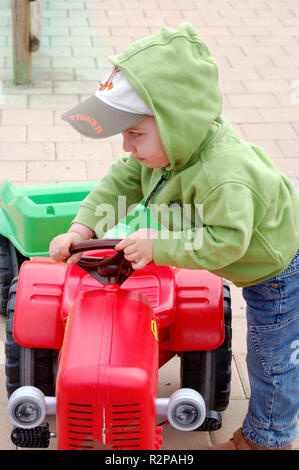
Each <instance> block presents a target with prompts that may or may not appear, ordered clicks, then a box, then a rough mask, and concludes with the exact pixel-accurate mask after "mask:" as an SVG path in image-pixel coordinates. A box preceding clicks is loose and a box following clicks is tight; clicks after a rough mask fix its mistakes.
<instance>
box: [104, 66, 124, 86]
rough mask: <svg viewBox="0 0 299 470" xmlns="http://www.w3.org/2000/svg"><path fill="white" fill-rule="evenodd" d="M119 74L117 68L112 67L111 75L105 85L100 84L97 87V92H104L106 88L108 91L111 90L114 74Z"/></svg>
mask: <svg viewBox="0 0 299 470" xmlns="http://www.w3.org/2000/svg"><path fill="white" fill-rule="evenodd" d="M118 72H120V69H119V68H118V67H114V69H113V71H112V73H111V74H110V77H109V78H108V80H107V81H106V82H105V83H101V85H100V87H99V90H100V91H104V90H105V89H106V88H107V89H108V90H111V89H112V88H113V87H114V86H113V79H114V77H115V76H116V74H117V73H118Z"/></svg>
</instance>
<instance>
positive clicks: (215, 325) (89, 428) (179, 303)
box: [13, 250, 224, 450]
mask: <svg viewBox="0 0 299 470" xmlns="http://www.w3.org/2000/svg"><path fill="white" fill-rule="evenodd" d="M112 253H114V252H113V250H105V251H103V250H101V251H99V252H93V253H92V256H109V255H111V254H112ZM86 254H88V255H89V253H86ZM13 334H14V337H15V339H16V341H17V342H18V343H19V344H21V345H23V346H25V347H33V348H35V347H36V348H50V349H56V350H60V359H59V368H58V375H57V382H56V397H57V442H58V449H74V448H79V449H81V448H82V449H85V448H87V449H89V448H104V449H148V450H149V449H155V446H157V442H160V440H161V436H160V435H159V432H160V431H159V430H157V429H156V426H155V419H156V416H155V399H156V397H157V380H158V369H159V367H161V365H163V364H164V363H165V362H167V361H168V360H169V359H170V358H171V357H173V356H174V355H175V354H177V353H180V352H182V351H188V350H211V349H216V348H217V347H219V346H220V345H221V344H222V342H223V339H224V319H223V294H222V280H221V279H220V278H218V277H216V276H214V275H212V274H210V273H208V272H206V271H194V270H188V269H176V268H172V267H167V266H156V265H155V264H154V263H151V264H150V265H148V266H146V267H145V268H144V269H143V270H142V271H135V272H134V273H133V274H132V275H131V276H130V277H129V278H128V279H127V280H126V281H125V282H124V284H123V285H122V286H121V287H119V286H116V285H114V284H108V285H106V286H101V285H100V284H99V283H98V282H97V281H96V280H95V279H93V278H92V277H91V276H90V275H89V274H87V273H86V272H85V271H83V270H82V269H81V268H80V267H79V266H77V265H75V266H71V267H66V265H65V264H64V263H55V262H53V261H51V260H49V258H34V259H33V260H31V261H28V262H25V263H24V264H23V265H22V267H21V270H20V274H19V283H18V289H17V297H16V308H15V319H14V329H13ZM157 433H158V434H157ZM155 443H156V444H155Z"/></svg>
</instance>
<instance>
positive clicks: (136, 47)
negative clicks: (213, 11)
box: [109, 23, 222, 170]
mask: <svg viewBox="0 0 299 470" xmlns="http://www.w3.org/2000/svg"><path fill="white" fill-rule="evenodd" d="M109 60H110V61H111V62H112V63H113V64H114V65H116V66H117V67H119V68H120V69H121V71H122V73H123V74H124V76H125V77H126V78H127V80H128V81H129V82H130V84H131V85H132V86H133V88H134V89H135V90H136V91H137V93H138V94H139V95H140V97H141V98H142V99H143V100H144V102H145V103H146V104H147V105H148V107H149V108H150V109H151V110H152V112H153V114H154V117H155V120H156V123H157V126H158V129H159V133H160V138H161V141H162V144H163V146H164V149H165V152H166V153H167V155H168V158H169V161H170V165H169V166H168V167H167V169H169V170H180V169H181V168H183V167H184V166H185V165H186V164H187V163H188V161H189V159H190V158H191V156H192V155H193V154H194V152H196V150H197V149H198V148H199V147H200V145H201V144H202V143H203V141H204V139H205V137H206V136H207V134H208V131H209V129H210V127H211V125H212V123H213V122H214V121H215V119H216V118H217V117H218V116H219V115H220V113H221V105H222V100H221V93H220V90H219V86H218V69H217V65H216V62H215V60H214V58H213V57H212V56H211V54H210V51H209V49H208V47H207V46H206V44H205V43H204V42H203V41H202V39H201V38H200V37H199V35H198V33H197V31H196V30H195V29H194V27H193V26H192V25H190V24H188V23H182V24H181V25H180V26H179V28H178V29H177V30H173V29H170V28H167V27H165V28H162V29H161V30H160V31H158V32H157V33H156V34H154V35H152V36H148V37H145V38H143V39H141V40H138V41H136V42H134V43H132V44H131V45H130V46H129V47H128V48H127V49H126V50H125V51H124V52H123V53H122V54H119V55H117V56H111V57H109Z"/></svg>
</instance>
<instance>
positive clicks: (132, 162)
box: [72, 155, 142, 238]
mask: <svg viewBox="0 0 299 470" xmlns="http://www.w3.org/2000/svg"><path fill="white" fill-rule="evenodd" d="M120 196H121V199H119V197H120ZM141 199H142V189H141V165H140V163H139V162H138V161H137V160H136V159H135V158H134V157H132V155H130V156H129V157H122V158H120V159H118V160H117V162H115V163H113V164H112V165H111V167H110V168H109V171H108V174H107V175H106V176H104V177H103V178H102V179H101V180H100V181H99V182H98V183H97V184H96V185H95V187H94V188H93V190H92V191H91V192H90V194H89V195H88V196H87V197H86V198H85V199H84V200H83V201H82V202H81V204H80V208H79V212H78V214H77V216H76V217H75V219H74V220H73V221H72V223H74V222H76V223H80V224H82V225H86V226H87V227H89V228H91V229H92V230H94V231H95V232H96V234H97V236H98V238H102V237H103V236H104V233H105V232H106V231H107V230H108V229H110V228H112V227H113V226H114V225H115V224H117V222H118V220H119V218H122V217H124V216H125V215H127V214H126V211H127V209H128V207H129V206H130V205H131V204H137V203H138V202H140V200H141ZM120 210H121V213H120Z"/></svg>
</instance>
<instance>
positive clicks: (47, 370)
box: [5, 277, 57, 398]
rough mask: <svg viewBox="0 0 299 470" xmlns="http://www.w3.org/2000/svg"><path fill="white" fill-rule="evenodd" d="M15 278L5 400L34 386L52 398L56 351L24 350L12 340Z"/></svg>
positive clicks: (9, 310)
mask: <svg viewBox="0 0 299 470" xmlns="http://www.w3.org/2000/svg"><path fill="white" fill-rule="evenodd" d="M17 283H18V278H17V277H16V278H14V279H13V281H12V283H11V288H10V290H9V300H8V304H7V321H6V343H5V355H6V361H5V373H6V390H7V395H8V398H9V397H10V396H11V394H12V393H13V392H14V391H15V390H16V389H17V388H19V387H21V386H23V385H33V386H35V387H37V388H39V389H40V390H41V391H42V392H43V393H44V394H45V395H46V396H54V391H55V389H54V387H55V379H54V363H55V359H56V356H57V355H56V351H53V350H52V349H38V348H24V347H23V346H20V345H19V344H17V343H16V341H15V340H14V338H13V334H12V332H13V320H14V311H15V300H16V292H17Z"/></svg>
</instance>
